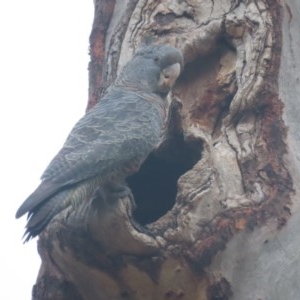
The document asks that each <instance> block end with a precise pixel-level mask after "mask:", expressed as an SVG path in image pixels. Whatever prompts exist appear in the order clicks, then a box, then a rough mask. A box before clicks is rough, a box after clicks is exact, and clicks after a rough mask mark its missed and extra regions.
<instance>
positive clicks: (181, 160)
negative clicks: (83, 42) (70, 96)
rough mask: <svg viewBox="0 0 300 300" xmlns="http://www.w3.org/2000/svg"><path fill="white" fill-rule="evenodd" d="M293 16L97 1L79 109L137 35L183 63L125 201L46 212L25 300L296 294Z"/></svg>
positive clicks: (255, 0)
mask: <svg viewBox="0 0 300 300" xmlns="http://www.w3.org/2000/svg"><path fill="white" fill-rule="evenodd" d="M299 11H300V4H297V3H296V2H295V1H293V0H289V1H279V0H273V1H271V0H239V1H235V0H224V1H206V0H198V1H193V0H185V1H179V0H177V1H174V0H173V1H171V0H166V1H150V0H134V1H129V0H127V1H121V0H116V1H107V0H95V19H94V23H93V28H92V32H91V36H90V45H91V49H90V55H91V62H90V66H89V74H90V77H89V80H90V81H89V84H90V86H89V103H88V109H89V108H90V107H92V106H93V105H94V104H95V103H96V101H97V100H98V99H99V98H100V97H101V96H102V95H103V94H105V92H106V89H107V88H108V86H109V85H110V84H111V82H112V81H113V80H114V79H115V78H116V76H117V74H118V72H119V70H120V69H121V68H122V66H123V65H124V64H125V63H126V62H127V61H128V60H129V59H130V57H131V56H132V54H133V53H134V52H135V51H136V49H138V48H139V47H141V46H143V45H145V44H149V43H171V44H173V45H175V46H176V47H178V48H180V49H181V50H182V52H183V53H184V58H185V68H184V71H183V73H182V74H181V76H180V78H179V80H178V82H177V84H176V86H175V87H174V89H173V91H172V94H171V95H170V98H171V105H170V113H169V127H168V131H167V133H166V136H165V139H164V141H163V142H162V144H161V145H160V147H159V148H158V149H157V151H155V153H153V154H151V155H150V157H149V158H148V159H147V161H146V162H145V163H144V165H143V166H142V167H141V170H140V171H139V173H137V174H135V175H134V176H133V177H131V178H129V179H128V183H129V185H130V187H131V189H132V191H133V194H134V197H135V200H136V203H137V208H136V209H134V208H133V207H132V204H131V201H129V199H119V200H118V201H114V202H109V203H108V202H106V200H105V199H102V198H101V195H98V193H95V195H94V196H93V199H87V201H86V203H83V204H82V205H81V207H79V208H78V209H76V210H74V209H72V208H69V209H68V210H66V211H64V212H62V213H61V214H60V215H58V216H57V217H56V218H55V219H54V220H53V221H52V222H51V223H50V225H49V226H48V229H47V230H46V231H45V232H44V233H43V234H42V235H41V236H40V239H39V253H40V256H41V258H42V266H41V269H40V273H39V275H38V280H37V283H36V285H35V286H34V288H33V299H43V300H46V299H56V300H59V299H75V300H76V299H78V300H79V299H92V300H93V299H104V300H106V299H116V300H117V299H118V300H119V299H133V300H134V299H145V300H146V299H149V300H150V299H188V300H190V299H199V300H200V299H207V300H217V299H223V300H225V299H234V300H247V299H249V300H250V299H251V300H252V299H272V300H274V299H275V300H279V299H289V300H295V299H297V298H298V297H299V295H300V290H299V287H298V283H297V282H298V280H297V279H296V278H297V274H298V278H299V271H300V263H299V262H297V263H295V264H294V265H293V264H292V262H293V261H296V260H297V258H299V255H300V250H299V249H300V248H299V246H298V245H299V243H300V238H299V237H297V238H295V237H294V235H296V233H297V231H296V224H297V220H298V221H299V218H300V213H299V212H300V211H299V205H298V204H297V203H296V202H295V200H296V199H297V197H296V195H297V194H298V189H297V185H296V186H295V184H293V182H296V181H297V179H299V168H298V167H299V159H298V158H297V157H296V154H297V146H298V143H299V140H300V138H299V133H298V130H297V129H298V128H297V117H298V115H299V114H296V112H295V111H298V110H299V108H298V105H297V104H296V103H297V102H296V99H297V96H295V95H299V94H300V90H299V77H298V78H297V77H296V74H298V73H299V69H300V59H299V57H296V55H295V53H294V51H295V50H298V49H299V45H300V38H299V37H298V36H297V37H295V36H294V34H295V33H296V32H297V29H296V28H297V26H296V25H298V26H299V21H298V20H299V18H298V19H297V18H296V17H295V16H294V14H297V16H298V17H299V15H300V13H299ZM295 24H296V25H295ZM297 46H298V48H297ZM288 51H290V53H288ZM297 72H298V73H297ZM289 80H291V81H293V82H294V84H295V85H296V84H297V83H298V87H297V88H296V87H295V86H292V87H291V89H293V88H295V94H291V92H290V91H291V89H288V88H287V86H288V85H289V84H290V81H289ZM284 105H285V106H284ZM283 117H284V118H285V121H283ZM286 124H288V126H289V127H290V130H289V131H287V125H286ZM298 261H299V259H298ZM289 267H291V268H294V269H293V270H292V271H290V272H289V273H288V272H287V271H286V270H287V269H288V268H289ZM296 284H297V285H296Z"/></svg>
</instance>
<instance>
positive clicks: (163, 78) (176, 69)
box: [158, 63, 181, 92]
mask: <svg viewBox="0 0 300 300" xmlns="http://www.w3.org/2000/svg"><path fill="white" fill-rule="evenodd" d="M180 71H181V66H180V64H179V63H176V64H173V65H171V66H168V67H166V68H164V69H163V70H162V72H161V75H160V78H159V82H158V86H159V90H160V91H162V92H163V91H169V90H170V89H171V88H172V86H173V85H174V83H175V81H176V79H177V78H178V76H179V74H180Z"/></svg>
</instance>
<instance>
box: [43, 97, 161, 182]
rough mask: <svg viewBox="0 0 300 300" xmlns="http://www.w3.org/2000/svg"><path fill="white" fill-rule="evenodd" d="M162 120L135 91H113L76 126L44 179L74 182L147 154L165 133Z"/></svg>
mask: <svg viewBox="0 0 300 300" xmlns="http://www.w3.org/2000/svg"><path fill="white" fill-rule="evenodd" d="M158 119H159V116H158V113H157V108H156V107H155V106H154V105H153V103H150V102H149V101H145V100H144V99H140V98H139V97H138V96H137V95H136V94H132V93H124V92H115V93H110V94H109V95H108V96H107V97H105V98H104V99H102V100H101V103H99V104H97V107H95V109H93V110H92V111H90V112H88V113H87V114H86V115H85V116H84V117H83V118H82V119H81V120H79V122H78V123H77V124H76V125H75V127H74V128H73V130H72V131H71V133H70V135H69V137H68V139H67V141H66V143H65V145H64V146H63V148H62V150H61V151H60V152H59V153H58V154H57V155H56V156H55V157H54V159H53V160H52V161H51V163H50V164H49V166H48V167H47V169H46V171H45V172H44V174H43V176H42V179H43V180H47V181H48V180H50V181H53V182H56V183H58V184H59V185H60V186H64V185H68V184H74V183H76V182H78V181H82V180H85V179H87V178H90V177H94V176H99V175H100V176H101V175H102V174H103V175H104V174H107V173H109V172H110V170H113V168H114V166H120V165H122V162H123V161H124V162H125V161H128V160H130V159H133V158H136V157H143V156H145V155H147V154H148V153H149V151H151V150H152V148H153V147H154V146H155V144H156V143H157V141H158V139H159V135H160V133H161V132H160V131H161V126H162V124H161V123H162V121H161V120H158ZM141 124H143V126H141ZM157 124H159V125H157ZM129 144H130V147H129V146H128V147H126V145H129ZM125 148H128V149H125ZM129 150H130V151H129ZM103 162H105V163H103Z"/></svg>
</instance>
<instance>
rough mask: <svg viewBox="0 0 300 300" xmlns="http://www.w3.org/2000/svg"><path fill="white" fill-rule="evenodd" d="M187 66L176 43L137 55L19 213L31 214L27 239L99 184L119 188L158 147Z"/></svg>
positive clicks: (86, 117) (83, 120)
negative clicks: (169, 96)
mask: <svg viewBox="0 0 300 300" xmlns="http://www.w3.org/2000/svg"><path fill="white" fill-rule="evenodd" d="M182 66H183V58H182V54H181V52H180V51H179V50H178V49H176V48H174V47H173V46H171V45H152V46H148V47H145V48H142V49H141V50H139V51H137V52H136V53H135V55H134V56H133V58H132V59H131V60H130V61H129V62H128V63H127V64H126V65H125V67H124V68H123V70H122V72H121V73H120V75H119V76H118V78H117V79H116V81H115V83H114V84H113V85H112V86H111V87H110V88H109V89H108V92H107V94H106V95H105V96H104V97H103V98H102V99H101V100H100V101H99V102H98V103H97V104H96V105H95V106H94V107H93V108H92V109H91V110H90V111H88V112H87V113H86V114H85V115H84V116H83V117H82V118H81V119H80V120H79V121H78V122H77V124H76V125H75V126H74V128H73V129H72V131H71V133H70V134H69V136H68V138H67V140H66V142H65V144H64V145H63V148H62V149H61V150H60V151H59V152H58V154H57V155H56V156H55V157H54V158H53V160H52V161H51V162H50V164H49V165H48V167H47V168H46V170H45V172H44V173H43V175H42V177H41V180H42V181H41V183H40V185H39V186H38V187H37V189H36V190H35V191H34V192H33V193H32V194H31V195H30V196H29V197H28V198H27V199H26V200H25V201H24V203H23V204H22V205H21V206H20V208H19V209H18V211H17V213H16V217H17V218H19V217H21V216H23V215H24V214H25V213H28V222H27V225H26V232H25V241H28V240H29V239H30V238H32V237H34V236H36V235H38V234H39V233H40V232H41V231H42V230H43V229H44V228H45V227H46V225H47V224H48V223H49V222H50V221H51V219H52V218H53V217H54V216H55V215H56V214H58V213H59V212H60V211H62V210H63V209H65V208H66V207H68V206H70V205H74V204H78V203H80V202H81V201H85V200H86V199H89V198H90V197H91V196H92V195H93V193H94V191H95V190H96V189H97V188H98V187H99V186H101V185H102V186H105V185H109V186H112V187H114V186H118V185H119V184H121V183H122V182H124V181H125V179H126V178H127V177H128V176H129V175H131V174H133V173H135V172H136V171H137V170H138V169H139V167H140V165H141V164H142V163H143V161H144V160H145V159H146V158H147V156H148V155H149V153H150V152H151V151H152V150H153V149H154V148H155V147H156V146H157V145H158V143H159V142H160V139H161V137H162V133H163V130H164V126H165V122H166V116H167V111H168V102H167V99H166V96H167V94H168V92H169V91H170V89H171V87H172V86H173V84H174V83H175V81H176V79H177V77H178V76H179V74H180V71H181V68H182Z"/></svg>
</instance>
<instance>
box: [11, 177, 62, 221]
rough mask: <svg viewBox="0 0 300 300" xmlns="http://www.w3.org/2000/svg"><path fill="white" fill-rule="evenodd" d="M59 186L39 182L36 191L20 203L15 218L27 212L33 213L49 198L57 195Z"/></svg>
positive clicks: (52, 183)
mask: <svg viewBox="0 0 300 300" xmlns="http://www.w3.org/2000/svg"><path fill="white" fill-rule="evenodd" d="M58 190H59V186H58V185H57V183H54V182H50V181H48V182H45V181H43V182H41V184H40V185H39V186H38V187H37V189H36V190H35V191H34V192H33V193H32V194H31V195H30V196H29V197H28V198H27V199H26V200H25V201H24V202H23V203H22V205H21V206H20V207H19V209H18V210H17V212H16V218H20V217H22V216H23V215H25V214H26V213H27V212H30V211H34V210H35V208H36V207H40V206H41V205H42V204H43V202H45V201H46V200H47V198H49V197H50V196H52V195H53V194H55V193H57V192H58Z"/></svg>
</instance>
